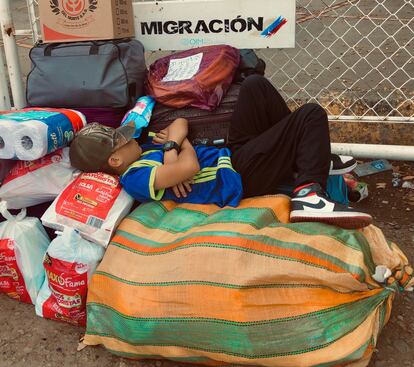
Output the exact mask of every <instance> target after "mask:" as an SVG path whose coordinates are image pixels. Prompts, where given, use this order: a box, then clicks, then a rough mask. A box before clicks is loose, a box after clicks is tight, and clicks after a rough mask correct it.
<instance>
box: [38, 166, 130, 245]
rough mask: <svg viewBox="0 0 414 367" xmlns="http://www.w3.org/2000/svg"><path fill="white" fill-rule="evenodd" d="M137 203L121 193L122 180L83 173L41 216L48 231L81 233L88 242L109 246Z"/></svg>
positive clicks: (99, 174) (98, 174) (122, 191)
mask: <svg viewBox="0 0 414 367" xmlns="http://www.w3.org/2000/svg"><path fill="white" fill-rule="evenodd" d="M133 202H134V199H133V198H132V197H131V196H130V195H128V194H127V193H126V192H125V190H123V189H122V187H121V185H120V183H119V178H118V177H116V176H112V175H108V174H106V173H101V172H98V173H82V174H80V175H79V176H78V177H77V178H76V179H75V180H74V181H73V182H72V183H70V184H69V185H68V186H67V187H66V189H65V190H64V191H63V192H62V193H61V194H60V195H59V196H58V197H57V198H56V199H55V201H54V202H53V203H52V205H51V206H50V207H49V208H48V209H47V210H46V212H45V213H44V214H43V216H42V222H43V225H44V226H46V227H50V228H54V229H57V230H63V228H64V227H65V226H66V227H70V228H75V229H77V230H79V232H80V234H81V236H82V237H83V238H86V239H87V240H89V241H92V242H94V243H97V244H99V245H102V246H104V247H106V246H108V244H109V241H110V240H111V237H112V234H113V233H114V231H115V229H116V227H117V226H118V224H119V223H120V222H121V220H122V219H123V218H124V217H125V216H126V215H127V214H128V213H129V212H130V210H131V207H132V204H133Z"/></svg>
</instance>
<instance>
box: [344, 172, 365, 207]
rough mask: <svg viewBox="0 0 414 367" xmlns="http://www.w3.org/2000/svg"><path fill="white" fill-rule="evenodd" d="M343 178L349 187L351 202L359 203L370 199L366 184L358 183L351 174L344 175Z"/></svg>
mask: <svg viewBox="0 0 414 367" xmlns="http://www.w3.org/2000/svg"><path fill="white" fill-rule="evenodd" d="M343 177H344V180H345V182H346V185H347V187H348V198H349V201H351V202H353V203H357V202H359V201H362V200H364V199H365V198H367V197H368V185H367V184H366V183H365V182H361V181H358V180H357V179H356V178H355V176H353V175H352V174H350V173H346V174H344V175H343Z"/></svg>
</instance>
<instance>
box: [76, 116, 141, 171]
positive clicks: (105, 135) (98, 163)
mask: <svg viewBox="0 0 414 367" xmlns="http://www.w3.org/2000/svg"><path fill="white" fill-rule="evenodd" d="M134 132H135V128H134V127H132V126H131V125H125V126H121V127H119V128H117V129H114V128H112V127H108V126H104V125H101V124H98V123H96V122H94V123H91V124H88V125H86V126H85V127H84V128H83V129H82V130H80V131H79V132H78V133H77V134H76V136H75V138H74V139H73V141H72V143H71V145H70V151H69V157H70V162H71V164H72V166H73V167H75V168H77V169H80V170H81V171H84V172H99V171H101V170H102V168H103V167H104V166H105V164H106V162H107V161H108V159H109V157H110V156H111V154H112V153H113V152H114V151H115V150H116V149H118V148H120V147H121V146H122V145H124V144H126V143H127V142H128V141H129V140H131V139H132V137H133V135H134Z"/></svg>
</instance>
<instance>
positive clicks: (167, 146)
mask: <svg viewBox="0 0 414 367" xmlns="http://www.w3.org/2000/svg"><path fill="white" fill-rule="evenodd" d="M173 149H175V150H176V151H177V153H180V146H179V145H178V144H177V143H176V142H175V141H172V140H168V141H167V142H166V143H165V144H164V145H163V146H162V150H163V151H164V152H168V151H170V150H173Z"/></svg>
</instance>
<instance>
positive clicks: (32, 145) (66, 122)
mask: <svg viewBox="0 0 414 367" xmlns="http://www.w3.org/2000/svg"><path fill="white" fill-rule="evenodd" d="M85 124H86V119H85V116H84V115H83V114H82V113H80V112H78V111H75V110H67V109H53V108H31V109H24V110H21V111H16V112H11V113H7V114H4V115H0V127H1V129H0V137H1V139H2V140H3V144H1V146H2V147H3V149H0V158H4V159H12V158H17V159H19V160H26V161H29V160H30V161H32V160H36V159H39V158H42V157H44V156H45V155H46V154H49V153H52V152H54V151H55V150H57V149H59V148H63V147H65V146H67V145H68V144H69V142H70V141H71V140H72V139H73V137H74V135H75V133H76V132H77V131H79V130H80V129H81V128H82V127H84V126H85Z"/></svg>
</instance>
